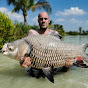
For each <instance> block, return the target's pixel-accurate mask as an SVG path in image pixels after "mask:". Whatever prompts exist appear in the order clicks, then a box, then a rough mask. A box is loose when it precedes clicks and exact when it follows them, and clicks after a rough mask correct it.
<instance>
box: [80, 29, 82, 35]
mask: <svg viewBox="0 0 88 88" xmlns="http://www.w3.org/2000/svg"><path fill="white" fill-rule="evenodd" d="M81 32H82V27H79V34H80V35H81Z"/></svg>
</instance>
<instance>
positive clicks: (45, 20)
mask: <svg viewBox="0 0 88 88" xmlns="http://www.w3.org/2000/svg"><path fill="white" fill-rule="evenodd" d="M38 23H39V26H40V29H47V28H48V25H49V23H50V19H49V16H48V14H47V13H46V12H41V13H40V14H39V15H38Z"/></svg>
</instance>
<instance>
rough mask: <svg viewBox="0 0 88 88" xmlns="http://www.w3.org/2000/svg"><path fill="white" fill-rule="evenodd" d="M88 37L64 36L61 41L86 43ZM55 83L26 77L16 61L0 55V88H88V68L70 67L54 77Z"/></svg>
mask: <svg viewBox="0 0 88 88" xmlns="http://www.w3.org/2000/svg"><path fill="white" fill-rule="evenodd" d="M87 39H88V36H66V37H64V39H63V41H64V42H68V43H74V44H82V43H87ZM54 80H55V83H54V84H53V83H51V82H49V81H48V80H47V79H44V78H39V79H36V78H33V77H29V76H27V75H26V72H25V71H24V68H22V67H21V66H20V65H19V63H18V61H15V60H12V59H10V58H8V57H6V56H3V55H2V54H0V88H88V68H78V67H75V66H73V67H71V68H70V69H69V71H68V72H67V73H61V74H58V75H55V76H54Z"/></svg>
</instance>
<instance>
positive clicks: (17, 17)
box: [0, 7, 23, 22]
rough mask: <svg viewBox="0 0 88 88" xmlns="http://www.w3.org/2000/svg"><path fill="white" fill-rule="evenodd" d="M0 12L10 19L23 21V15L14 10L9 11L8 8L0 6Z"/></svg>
mask: <svg viewBox="0 0 88 88" xmlns="http://www.w3.org/2000/svg"><path fill="white" fill-rule="evenodd" d="M0 12H2V13H5V14H6V15H8V16H9V18H10V19H12V20H17V21H18V22H23V15H20V14H18V13H16V12H13V13H11V11H9V9H7V8H5V7H0Z"/></svg>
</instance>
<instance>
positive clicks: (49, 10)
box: [31, 0, 52, 14]
mask: <svg viewBox="0 0 88 88" xmlns="http://www.w3.org/2000/svg"><path fill="white" fill-rule="evenodd" d="M39 1H41V2H37V3H36V4H35V5H33V6H31V10H32V11H33V12H34V11H35V10H37V9H44V10H46V11H47V13H48V14H50V13H52V8H51V6H50V4H49V3H48V2H45V0H39Z"/></svg>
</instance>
